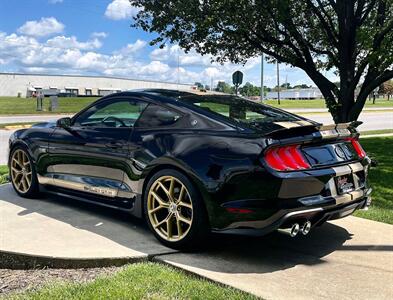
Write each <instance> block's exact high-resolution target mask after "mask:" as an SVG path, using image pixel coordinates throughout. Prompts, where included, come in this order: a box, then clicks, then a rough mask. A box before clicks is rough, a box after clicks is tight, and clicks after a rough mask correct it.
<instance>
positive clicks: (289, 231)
mask: <svg viewBox="0 0 393 300" xmlns="http://www.w3.org/2000/svg"><path fill="white" fill-rule="evenodd" d="M277 231H278V232H281V233H285V234H287V235H289V236H290V237H295V236H296V235H297V234H298V233H299V231H300V225H299V224H298V223H294V224H293V225H292V226H291V227H289V228H279V229H277Z"/></svg>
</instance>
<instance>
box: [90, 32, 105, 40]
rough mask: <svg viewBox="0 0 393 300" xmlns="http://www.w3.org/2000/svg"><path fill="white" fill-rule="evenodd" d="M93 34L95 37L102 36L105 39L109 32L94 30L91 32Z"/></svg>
mask: <svg viewBox="0 0 393 300" xmlns="http://www.w3.org/2000/svg"><path fill="white" fill-rule="evenodd" d="M91 36H92V37H93V38H102V39H104V38H106V37H107V36H108V34H107V33H106V32H93V33H92V34H91Z"/></svg>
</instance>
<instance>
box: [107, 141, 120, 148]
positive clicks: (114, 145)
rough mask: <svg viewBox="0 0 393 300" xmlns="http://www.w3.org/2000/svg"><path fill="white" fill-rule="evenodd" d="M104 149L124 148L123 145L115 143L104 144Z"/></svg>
mask: <svg viewBox="0 0 393 300" xmlns="http://www.w3.org/2000/svg"><path fill="white" fill-rule="evenodd" d="M105 146H106V147H108V148H112V149H117V148H122V147H123V146H124V144H123V143H116V142H110V143H107V144H105Z"/></svg>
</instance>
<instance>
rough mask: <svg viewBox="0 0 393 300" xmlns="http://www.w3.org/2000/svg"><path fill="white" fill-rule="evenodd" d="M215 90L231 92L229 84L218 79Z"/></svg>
mask: <svg viewBox="0 0 393 300" xmlns="http://www.w3.org/2000/svg"><path fill="white" fill-rule="evenodd" d="M216 91H217V92H221V93H227V94H230V93H232V89H231V86H230V85H229V84H227V83H226V82H225V81H219V82H218V83H217V87H216Z"/></svg>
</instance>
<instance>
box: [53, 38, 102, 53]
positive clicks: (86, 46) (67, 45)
mask: <svg viewBox="0 0 393 300" xmlns="http://www.w3.org/2000/svg"><path fill="white" fill-rule="evenodd" d="M46 45H47V46H49V47H55V48H62V49H71V48H76V49H82V50H90V49H98V48H101V46H102V42H101V41H100V40H99V39H98V38H94V39H92V40H89V41H87V42H79V41H78V40H77V38H76V37H75V36H70V37H66V36H63V35H62V36H55V37H54V38H52V39H49V40H48V41H47V42H46Z"/></svg>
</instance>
